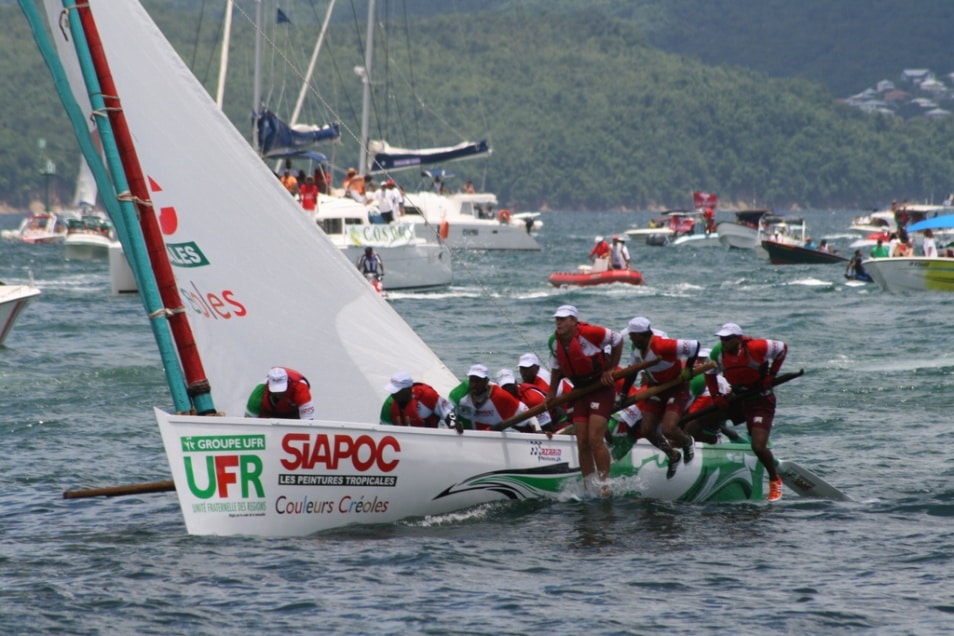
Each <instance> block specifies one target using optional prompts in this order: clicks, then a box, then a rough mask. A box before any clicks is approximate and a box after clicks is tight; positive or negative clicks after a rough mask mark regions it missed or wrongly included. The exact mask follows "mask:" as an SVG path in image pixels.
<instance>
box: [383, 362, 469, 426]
mask: <svg viewBox="0 0 954 636" xmlns="http://www.w3.org/2000/svg"><path fill="white" fill-rule="evenodd" d="M384 390H385V391H387V392H388V397H387V398H385V400H384V404H382V405H381V423H382V424H393V425H395V426H420V427H424V428H437V427H438V425H439V424H440V423H441V422H444V423H445V424H446V425H447V427H448V428H456V425H457V413H456V411H455V410H454V405H453V404H451V403H450V401H449V400H448V399H447V398H444V397H441V395H440V394H439V393H438V392H437V391H436V390H435V389H434V387H432V386H431V385H429V384H425V383H424V382H415V381H414V379H413V378H412V377H411V374H410V373H407V372H405V371H399V372H397V373H395V374H394V375H392V376H391V381H390V382H388V383H387V385H386V386H385V387H384ZM462 430H463V429H460V430H459V431H458V432H461V431H462Z"/></svg>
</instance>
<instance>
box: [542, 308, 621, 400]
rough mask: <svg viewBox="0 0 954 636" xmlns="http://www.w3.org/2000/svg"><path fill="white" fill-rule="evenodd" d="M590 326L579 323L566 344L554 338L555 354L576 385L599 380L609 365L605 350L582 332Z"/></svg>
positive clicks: (566, 373) (562, 368)
mask: <svg viewBox="0 0 954 636" xmlns="http://www.w3.org/2000/svg"><path fill="white" fill-rule="evenodd" d="M588 326H589V325H588V324H587V323H585V322H580V323H577V326H576V332H575V333H574V334H573V337H572V338H571V339H570V342H569V344H566V345H565V344H563V343H562V342H560V340H559V339H558V338H556V337H554V338H553V344H552V347H553V354H554V356H556V359H557V363H558V364H559V366H560V370H561V371H562V372H563V375H565V376H566V377H568V378H570V381H571V382H573V386H575V387H583V386H587V385H589V384H593V383H594V382H597V381H598V380H599V378H600V375H601V374H602V373H603V371H605V370H606V369H607V367H608V361H607V359H606V354H605V353H603V350H602V349H601V348H600V347H599V346H597V345H595V344H593V343H592V342H590V341H589V340H587V339H586V338H584V337H583V335H582V333H581V331H582V329H583V328H584V327H588ZM584 347H585V349H584Z"/></svg>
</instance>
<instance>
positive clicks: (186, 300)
mask: <svg viewBox="0 0 954 636" xmlns="http://www.w3.org/2000/svg"><path fill="white" fill-rule="evenodd" d="M50 5H51V2H49V0H48V2H47V7H48V12H52V13H48V15H50V17H51V24H54V25H55V24H57V21H56V20H57V17H56V16H57V14H58V13H59V9H58V8H57V9H53V8H51V6H50ZM90 5H91V9H92V12H93V15H94V17H95V20H96V24H97V27H98V30H99V34H100V37H101V38H102V42H103V47H104V50H105V54H106V58H107V59H108V60H109V63H110V66H111V71H112V75H113V79H114V81H115V83H116V87H117V91H118V93H119V96H120V99H121V100H122V104H123V109H124V113H125V115H126V118H127V121H128V124H129V128H130V131H131V134H132V137H133V140H134V142H135V145H136V149H137V152H138V155H139V160H140V163H141V165H142V169H143V173H144V174H145V175H146V177H147V179H148V181H149V185H150V189H151V196H152V200H153V204H154V209H155V210H156V213H157V215H158V217H159V224H160V227H161V229H162V232H163V238H164V241H165V244H166V249H167V252H168V254H169V258H170V261H171V262H172V265H173V271H174V273H175V276H176V281H177V283H178V287H179V293H180V294H181V296H182V300H183V304H184V307H185V310H186V312H187V315H188V316H189V322H190V324H191V326H192V330H193V332H194V334H195V339H196V342H197V344H198V347H199V352H200V355H201V357H202V360H203V363H204V366H205V371H206V373H207V376H208V378H209V380H210V382H211V386H212V396H213V399H214V401H215V405H216V407H217V408H218V410H220V411H223V412H225V413H226V414H231V415H241V414H242V413H243V411H244V406H245V401H246V398H247V397H248V394H249V392H250V391H251V389H252V388H253V387H254V386H255V385H256V384H257V383H259V382H261V381H262V380H263V379H264V377H265V373H266V372H267V370H268V368H269V367H271V366H274V365H282V366H288V367H292V368H295V369H297V370H299V371H301V372H302V373H303V374H305V376H306V377H308V379H309V380H310V381H311V384H312V387H313V389H312V392H313V395H314V396H315V399H316V402H317V412H316V413H317V416H318V417H320V418H322V419H337V420H344V421H363V422H377V419H378V413H379V410H380V405H381V402H382V401H383V400H384V398H385V397H386V392H385V389H384V386H385V385H386V384H387V381H388V378H389V377H390V376H391V374H393V373H394V372H395V371H396V370H406V371H409V372H410V373H411V374H413V375H414V377H415V379H418V380H420V381H423V382H428V383H430V384H432V385H434V386H435V387H436V388H437V389H438V390H441V391H445V392H446V391H448V390H449V389H450V388H452V387H453V386H454V385H456V383H457V380H456V378H454V376H453V374H451V373H450V371H449V370H448V369H447V368H446V367H445V366H444V365H443V364H442V363H441V362H440V360H439V359H438V358H437V356H436V355H435V354H434V353H433V352H432V351H431V350H430V349H429V348H428V347H427V345H426V344H425V343H424V342H423V341H422V340H421V339H420V338H419V337H418V336H417V335H416V334H415V333H414V332H413V331H412V330H411V328H410V327H409V326H408V325H407V324H406V323H405V322H404V321H403V320H402V319H401V318H400V316H398V314H397V313H396V312H395V311H394V310H393V309H392V308H391V307H390V306H389V305H388V304H387V303H386V302H385V301H384V300H382V299H381V298H379V297H378V296H377V295H376V294H375V293H374V292H373V291H372V290H371V288H370V286H369V285H368V284H367V281H366V280H365V279H364V278H363V277H362V276H361V275H360V274H359V272H358V271H357V269H356V268H355V266H354V264H352V263H350V262H349V261H348V260H347V259H345V258H344V257H343V256H342V254H341V252H340V250H339V249H338V248H336V247H335V246H334V245H333V244H332V243H331V242H330V241H329V240H328V238H327V237H326V236H325V235H324V234H323V233H322V232H321V231H320V230H319V229H318V228H317V227H316V225H315V224H314V223H313V222H312V221H311V220H310V219H309V217H308V216H307V215H305V214H303V213H302V211H301V209H300V207H299V206H298V205H297V203H296V202H295V201H294V199H292V198H291V197H289V196H288V192H287V191H286V190H285V189H284V188H283V187H282V185H281V184H280V183H279V181H278V180H277V179H276V178H274V176H273V175H272V173H271V172H270V171H269V169H268V168H267V166H265V165H264V164H263V163H262V161H261V159H259V158H258V156H257V155H256V154H255V152H254V151H253V150H252V149H251V148H250V147H249V144H248V142H247V141H246V140H245V139H244V138H243V137H242V135H241V134H240V133H239V132H238V131H237V130H236V129H235V127H234V126H233V125H232V124H231V122H229V120H228V119H227V118H226V117H225V115H223V114H222V113H221V112H220V111H219V110H218V109H217V108H216V106H215V103H214V102H213V101H212V99H211V98H210V96H209V95H208V93H207V92H206V90H205V88H204V87H203V86H202V85H201V84H200V83H199V82H198V80H196V78H195V77H194V76H193V74H192V73H191V72H190V71H189V69H188V68H187V67H186V66H185V64H184V63H183V62H182V60H181V59H180V57H179V55H178V54H177V53H176V52H175V50H174V49H173V48H172V47H171V45H170V44H169V43H168V42H167V41H166V39H165V37H164V36H163V35H162V33H161V32H160V31H159V29H158V28H157V27H156V25H155V24H154V23H153V22H152V20H151V18H150V17H149V15H148V14H147V13H146V12H145V10H144V9H143V8H142V7H141V6H140V5H139V4H138V3H135V2H114V1H109V0H93V1H92V2H90ZM52 31H53V35H54V38H55V39H57V40H59V42H58V47H60V52H61V58H63V59H64V60H68V59H70V58H71V57H72V56H74V55H75V53H72V54H70V55H69V57H67V56H66V50H65V48H64V47H62V44H63V42H62V38H63V36H62V34H61V32H60V30H59V29H58V28H53V29H52ZM67 46H70V47H71V46H72V43H69V44H68V45H67ZM74 63H75V62H66V66H67V68H69V67H70V65H71V64H74ZM75 92H76V89H75V87H74V93H75ZM85 95H86V93H85V90H84V91H83V92H82V93H81V94H77V100H78V101H79V102H80V103H81V104H83V105H84V108H88V107H89V105H88V104H89V100H88V98H86V96H85Z"/></svg>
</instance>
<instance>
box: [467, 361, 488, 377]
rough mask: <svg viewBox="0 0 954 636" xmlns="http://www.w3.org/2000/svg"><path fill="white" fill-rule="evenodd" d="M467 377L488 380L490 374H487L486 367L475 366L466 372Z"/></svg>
mask: <svg viewBox="0 0 954 636" xmlns="http://www.w3.org/2000/svg"><path fill="white" fill-rule="evenodd" d="M467 377H468V378H470V377H477V378H489V377H490V374H488V373H487V367H485V366H484V365H482V364H475V365H473V366H472V367H471V368H470V369H468V370H467Z"/></svg>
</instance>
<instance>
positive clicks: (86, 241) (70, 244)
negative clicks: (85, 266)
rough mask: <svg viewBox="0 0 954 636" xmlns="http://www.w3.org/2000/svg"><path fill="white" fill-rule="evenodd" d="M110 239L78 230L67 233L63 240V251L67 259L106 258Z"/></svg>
mask: <svg viewBox="0 0 954 636" xmlns="http://www.w3.org/2000/svg"><path fill="white" fill-rule="evenodd" d="M112 242H113V241H112V239H110V238H109V237H108V236H104V235H102V234H95V233H86V232H78V233H71V234H67V235H66V238H65V239H64V240H63V253H64V254H65V255H66V258H67V259H69V260H93V259H100V258H107V256H108V254H109V245H110V243H112Z"/></svg>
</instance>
